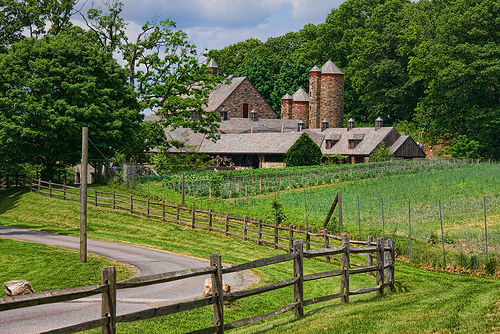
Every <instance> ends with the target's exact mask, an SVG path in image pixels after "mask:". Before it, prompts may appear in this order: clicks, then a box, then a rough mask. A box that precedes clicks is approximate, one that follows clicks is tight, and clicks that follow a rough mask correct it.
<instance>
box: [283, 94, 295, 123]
mask: <svg viewBox="0 0 500 334" xmlns="http://www.w3.org/2000/svg"><path fill="white" fill-rule="evenodd" d="M292 101H293V100H292V98H290V99H286V100H285V99H282V100H281V119H292Z"/></svg>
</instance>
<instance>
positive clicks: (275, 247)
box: [274, 222, 278, 249]
mask: <svg viewBox="0 0 500 334" xmlns="http://www.w3.org/2000/svg"><path fill="white" fill-rule="evenodd" d="M274 249H278V223H277V222H274Z"/></svg>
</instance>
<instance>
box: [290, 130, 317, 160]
mask: <svg viewBox="0 0 500 334" xmlns="http://www.w3.org/2000/svg"><path fill="white" fill-rule="evenodd" d="M322 156H323V154H322V153H321V149H320V148H319V146H318V144H316V143H315V142H314V140H312V139H311V137H309V135H308V134H307V133H305V132H304V133H302V135H301V136H300V137H299V139H297V141H296V142H295V143H294V144H293V145H292V146H291V147H290V148H289V149H288V151H287V152H286V154H285V163H286V166H287V167H293V166H304V165H319V164H320V163H321V157H322Z"/></svg>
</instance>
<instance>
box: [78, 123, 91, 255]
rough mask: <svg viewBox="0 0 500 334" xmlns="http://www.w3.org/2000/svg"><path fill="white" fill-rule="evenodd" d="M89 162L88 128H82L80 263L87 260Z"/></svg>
mask: <svg viewBox="0 0 500 334" xmlns="http://www.w3.org/2000/svg"><path fill="white" fill-rule="evenodd" d="M88 164H89V128H88V127H84V128H82V170H81V173H80V263H86V262H87V174H88V172H87V166H88Z"/></svg>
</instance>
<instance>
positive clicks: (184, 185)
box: [182, 173, 186, 206]
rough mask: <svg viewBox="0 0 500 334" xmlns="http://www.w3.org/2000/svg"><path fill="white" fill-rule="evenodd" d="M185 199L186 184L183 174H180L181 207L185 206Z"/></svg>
mask: <svg viewBox="0 0 500 334" xmlns="http://www.w3.org/2000/svg"><path fill="white" fill-rule="evenodd" d="M185 198H186V183H185V181H184V173H182V206H185V205H186V203H185Z"/></svg>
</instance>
